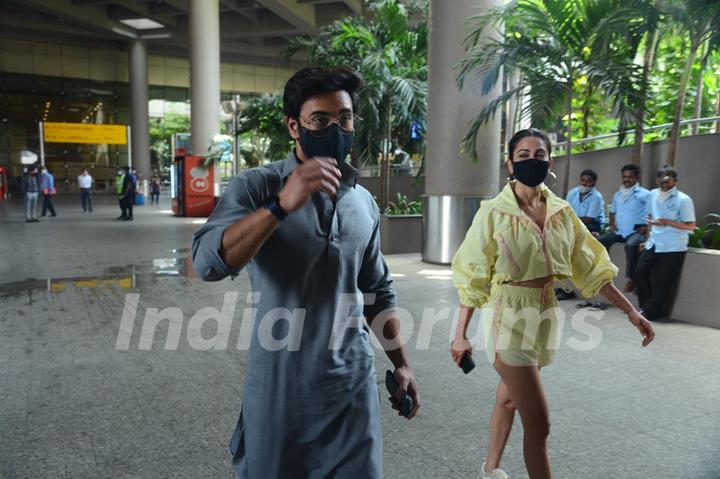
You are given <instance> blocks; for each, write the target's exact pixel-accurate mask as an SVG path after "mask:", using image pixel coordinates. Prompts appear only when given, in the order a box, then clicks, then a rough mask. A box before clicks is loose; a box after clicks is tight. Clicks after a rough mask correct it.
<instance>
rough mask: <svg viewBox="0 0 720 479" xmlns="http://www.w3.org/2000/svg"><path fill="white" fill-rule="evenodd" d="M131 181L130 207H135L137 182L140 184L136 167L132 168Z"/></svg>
mask: <svg viewBox="0 0 720 479" xmlns="http://www.w3.org/2000/svg"><path fill="white" fill-rule="evenodd" d="M130 181H131V182H132V189H133V191H132V195H131V196H130V206H133V205H134V204H135V193H137V182H138V174H137V169H136V168H134V167H132V166H131V167H130ZM130 217H131V218H132V214H130Z"/></svg>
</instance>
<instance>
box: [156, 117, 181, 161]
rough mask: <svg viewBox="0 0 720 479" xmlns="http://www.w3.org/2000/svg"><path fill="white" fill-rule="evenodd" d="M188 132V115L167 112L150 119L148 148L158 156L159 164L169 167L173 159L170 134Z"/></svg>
mask: <svg viewBox="0 0 720 479" xmlns="http://www.w3.org/2000/svg"><path fill="white" fill-rule="evenodd" d="M188 132H190V117H189V116H187V115H182V114H179V113H167V114H165V116H164V117H162V118H153V119H152V120H151V121H150V149H151V150H152V151H153V152H154V153H155V155H156V156H157V158H158V162H159V166H160V167H161V168H163V167H169V166H170V164H171V163H172V160H173V152H172V151H171V150H172V136H173V135H174V134H175V133H188Z"/></svg>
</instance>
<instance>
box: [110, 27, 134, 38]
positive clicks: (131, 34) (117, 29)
mask: <svg viewBox="0 0 720 479" xmlns="http://www.w3.org/2000/svg"><path fill="white" fill-rule="evenodd" d="M112 31H113V32H115V33H117V34H118V35H122V36H124V37H128V38H137V37H138V36H137V34H136V33H135V32H131V31H130V30H126V29H124V28H120V27H112Z"/></svg>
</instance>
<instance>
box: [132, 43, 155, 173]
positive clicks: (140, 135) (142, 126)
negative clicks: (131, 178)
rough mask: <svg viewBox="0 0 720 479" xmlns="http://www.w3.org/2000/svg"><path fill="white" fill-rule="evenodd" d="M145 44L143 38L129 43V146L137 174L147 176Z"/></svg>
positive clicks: (147, 96) (147, 140)
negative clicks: (130, 132)
mask: <svg viewBox="0 0 720 479" xmlns="http://www.w3.org/2000/svg"><path fill="white" fill-rule="evenodd" d="M149 100H150V92H149V86H148V58H147V44H146V43H145V42H144V41H143V40H133V41H132V42H131V43H130V128H131V131H132V135H130V145H129V146H130V147H131V148H132V162H133V166H134V167H135V168H137V170H138V174H140V175H142V176H144V177H145V178H149V177H150V175H151V170H150V124H149V112H148V101H149Z"/></svg>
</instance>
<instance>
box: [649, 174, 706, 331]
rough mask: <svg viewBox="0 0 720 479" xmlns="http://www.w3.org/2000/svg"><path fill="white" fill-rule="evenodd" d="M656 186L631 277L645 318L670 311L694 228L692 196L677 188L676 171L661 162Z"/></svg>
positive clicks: (663, 315) (659, 317) (661, 316)
mask: <svg viewBox="0 0 720 479" xmlns="http://www.w3.org/2000/svg"><path fill="white" fill-rule="evenodd" d="M657 177H658V180H657V181H658V186H659V188H656V189H654V190H652V191H651V192H650V196H649V199H648V227H649V231H650V234H649V236H648V239H647V241H646V242H645V243H644V244H643V246H642V248H643V251H642V253H641V254H640V259H639V260H638V265H637V270H636V271H635V280H636V282H637V295H638V302H639V303H640V308H641V309H642V311H643V314H644V315H645V317H646V318H648V319H650V320H653V321H666V320H668V319H669V316H670V313H671V311H672V306H673V302H674V301H675V294H676V293H677V287H678V284H679V282H680V272H681V271H682V265H683V262H684V261H685V253H686V252H687V248H688V237H689V234H690V232H691V231H693V230H694V229H695V207H694V206H693V202H692V199H691V198H690V197H689V196H688V195H686V194H685V193H683V192H681V191H679V190H678V189H677V186H676V185H677V171H676V170H674V169H673V168H671V167H669V166H664V167H662V168H660V170H659V171H658V175H657Z"/></svg>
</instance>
